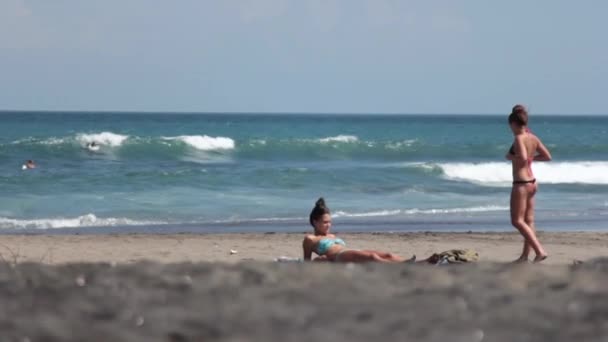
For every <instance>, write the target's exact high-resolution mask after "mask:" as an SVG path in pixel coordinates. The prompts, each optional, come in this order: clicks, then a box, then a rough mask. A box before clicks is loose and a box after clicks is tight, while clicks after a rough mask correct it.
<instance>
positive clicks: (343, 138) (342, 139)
mask: <svg viewBox="0 0 608 342" xmlns="http://www.w3.org/2000/svg"><path fill="white" fill-rule="evenodd" d="M317 141H319V142H321V143H324V144H327V143H354V142H357V141H359V138H358V137H356V136H354V135H337V136H335V137H327V138H321V139H318V140H317Z"/></svg>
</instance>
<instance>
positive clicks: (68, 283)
mask: <svg viewBox="0 0 608 342" xmlns="http://www.w3.org/2000/svg"><path fill="white" fill-rule="evenodd" d="M302 236H303V235H302V234H280V233H270V234H208V235H205V234H202V235H194V234H171V235H128V234H124V235H1V236H0V243H1V245H0V251H1V253H2V257H3V258H4V259H5V261H4V262H2V263H0V301H1V302H2V306H1V308H0V331H1V333H0V341H32V342H33V341H311V340H315V341H317V340H322V341H369V340H371V339H382V341H446V340H450V341H463V342H465V341H466V342H469V341H478V342H479V341H499V342H500V341H573V340H576V339H578V340H584V341H606V338H608V323H607V322H608V301H606V298H607V296H608V287H606V283H608V259H606V258H605V257H604V258H603V259H602V258H599V259H598V257H600V256H602V255H607V254H608V250H607V249H608V234H606V233H541V234H540V238H541V241H543V242H544V243H545V246H546V247H547V250H548V251H549V253H550V258H549V259H548V260H547V262H546V263H543V264H540V265H533V264H525V265H522V264H510V263H507V262H506V261H509V260H512V259H514V258H515V257H516V255H517V252H518V251H519V247H520V243H521V238H520V237H519V236H517V235H515V234H504V233H503V234H479V233H470V234H467V233H459V234H454V233H445V234H440V233H414V234H344V235H343V238H344V239H345V240H346V241H347V243H348V244H349V246H351V247H353V248H360V247H361V248H363V247H365V248H381V249H383V250H389V251H393V252H397V253H403V254H407V255H409V254H413V253H415V254H417V255H419V256H427V255H428V254H429V253H431V252H437V251H441V250H444V249H449V248H472V249H474V250H476V251H478V252H479V253H480V262H478V263H474V264H467V265H445V266H432V265H428V264H401V263H400V264H390V265H387V264H377V263H372V264H334V263H299V262H288V263H280V262H273V261H272V260H273V258H276V257H279V256H289V257H297V256H299V255H300V243H301V238H302ZM231 250H232V252H233V253H232V254H231ZM234 252H236V253H234ZM573 260H579V262H577V263H576V264H574V263H573ZM580 261H582V262H580Z"/></svg>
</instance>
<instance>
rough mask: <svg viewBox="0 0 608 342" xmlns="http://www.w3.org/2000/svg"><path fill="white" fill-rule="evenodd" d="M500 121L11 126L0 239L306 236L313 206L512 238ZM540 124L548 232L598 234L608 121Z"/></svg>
mask: <svg viewBox="0 0 608 342" xmlns="http://www.w3.org/2000/svg"><path fill="white" fill-rule="evenodd" d="M32 122H36V125H32V124H31V123H32ZM505 122H506V121H505V118H504V117H502V116H487V117H484V116H462V115H461V116H453V115H452V116H381V115H356V116H349V115H292V114H290V115H259V114H258V115H247V114H243V115H220V114H217V115H211V114H207V115H185V114H184V115H182V114H154V115H150V114H135V113H130V114H120V113H116V114H112V113H105V114H90V113H69V114H63V113H23V112H20V113H16V112H15V113H11V112H4V113H2V114H1V115H0V232H9V231H28V230H32V231H48V232H51V231H64V230H67V231H73V232H77V231H81V230H86V231H94V232H108V231H112V232H117V231H137V232H147V231H154V232H159V231H160V232H163V231H171V232H176V231H295V232H303V231H307V230H308V229H310V228H309V225H308V222H307V219H306V217H307V215H308V213H309V211H310V209H311V207H312V205H313V203H314V201H315V200H316V199H317V198H318V197H320V196H323V197H325V198H326V200H327V202H328V204H329V206H330V208H331V209H332V210H333V214H334V218H335V222H334V223H335V225H334V228H335V229H338V230H356V231H368V230H381V231H386V230H390V231H413V230H424V231H426V230H457V231H458V230H459V231H464V230H466V231H468V230H480V231H481V230H509V229H511V228H510V224H509V219H508V208H509V191H510V190H509V188H510V186H511V166H510V164H509V162H507V161H506V160H505V159H504V156H505V154H506V152H507V150H508V148H509V146H510V144H511V142H512V136H511V133H510V131H509V129H508V127H507V125H506V123H505ZM531 126H532V128H533V130H534V132H535V133H536V134H537V135H539V136H540V137H541V138H542V139H543V141H544V142H545V144H546V145H547V146H548V147H549V148H550V149H551V152H552V155H553V157H554V162H550V163H541V162H536V163H534V164H533V169H534V173H535V176H536V178H537V179H538V181H539V184H540V192H539V195H538V204H537V207H538V213H537V216H538V217H537V219H538V225H539V227H540V228H541V229H549V230H558V229H571V227H576V229H581V228H586V229H603V222H604V219H605V217H606V215H608V200H606V198H608V134H607V133H606V129H605V127H608V118H604V117H584V116H576V117H564V116H560V117H557V116H556V117H551V116H542V117H537V116H534V115H532V116H531ZM92 143H95V145H96V146H97V147H96V148H95V149H91V148H90V144H92ZM28 159H33V160H35V161H36V164H37V165H38V168H37V169H34V170H22V167H21V166H22V165H23V164H24V162H25V161H26V160H28ZM152 227H154V228H152Z"/></svg>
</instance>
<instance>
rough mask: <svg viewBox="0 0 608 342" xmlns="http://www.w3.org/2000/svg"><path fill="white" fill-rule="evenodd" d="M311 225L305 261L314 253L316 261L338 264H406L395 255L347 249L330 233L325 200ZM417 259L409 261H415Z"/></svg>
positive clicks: (313, 215) (312, 212)
mask: <svg viewBox="0 0 608 342" xmlns="http://www.w3.org/2000/svg"><path fill="white" fill-rule="evenodd" d="M310 224H311V225H312V226H313V228H314V234H310V235H308V236H306V238H304V242H303V243H302V246H303V247H304V260H306V261H310V260H311V258H312V253H313V252H314V253H316V254H318V255H319V257H318V258H316V259H315V261H336V262H367V261H378V262H404V261H406V259H404V258H402V257H400V256H397V255H395V254H391V253H386V252H379V251H372V250H357V249H348V248H346V243H345V242H344V240H342V239H340V238H338V237H336V236H335V235H334V234H331V233H330V232H329V229H330V228H331V214H330V211H329V208H327V207H326V206H325V200H323V198H319V200H318V201H317V203H316V204H315V207H314V208H313V209H312V211H311V212H310ZM414 260H415V257H413V258H412V259H410V260H407V261H414Z"/></svg>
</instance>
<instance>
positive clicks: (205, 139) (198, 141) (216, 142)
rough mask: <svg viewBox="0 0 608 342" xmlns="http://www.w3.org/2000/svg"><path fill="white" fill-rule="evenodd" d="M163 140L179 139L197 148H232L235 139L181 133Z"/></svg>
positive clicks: (207, 149) (204, 149)
mask: <svg viewBox="0 0 608 342" xmlns="http://www.w3.org/2000/svg"><path fill="white" fill-rule="evenodd" d="M162 139H163V140H169V141H171V140H178V141H181V142H183V143H185V144H187V145H189V146H191V147H193V148H195V149H197V150H202V151H213V150H232V149H234V146H235V143H234V140H232V139H230V138H226V137H210V136H207V135H180V136H177V137H162Z"/></svg>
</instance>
